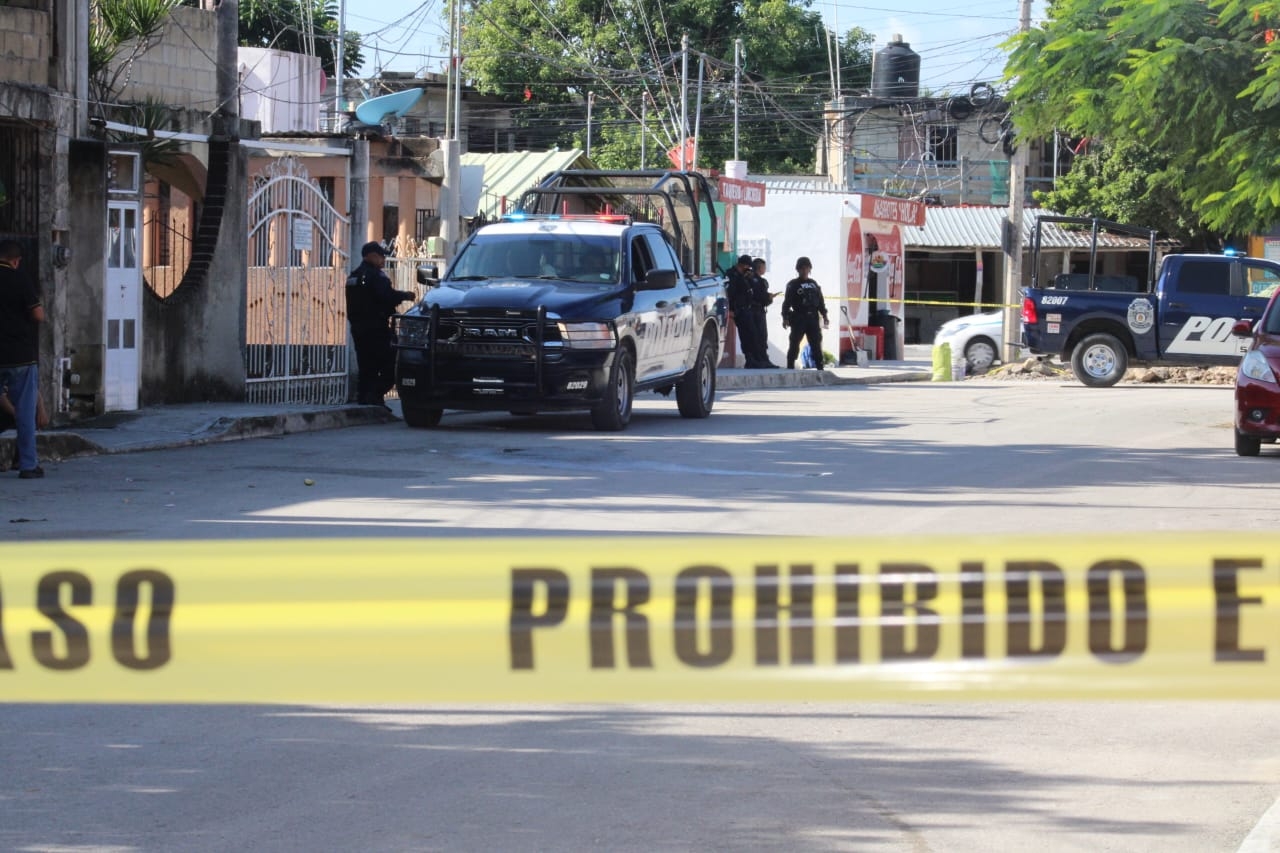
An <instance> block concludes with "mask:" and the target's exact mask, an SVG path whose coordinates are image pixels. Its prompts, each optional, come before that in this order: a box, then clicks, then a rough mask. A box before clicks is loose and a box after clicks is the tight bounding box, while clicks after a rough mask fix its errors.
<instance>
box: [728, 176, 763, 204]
mask: <svg viewBox="0 0 1280 853" xmlns="http://www.w3.org/2000/svg"><path fill="white" fill-rule="evenodd" d="M719 181H720V200H721V201H723V202H724V203H725V204H742V205H746V206H747V207H764V184H758V183H756V182H755V181H739V180H736V179H734V178H720V179H719Z"/></svg>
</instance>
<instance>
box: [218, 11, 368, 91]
mask: <svg viewBox="0 0 1280 853" xmlns="http://www.w3.org/2000/svg"><path fill="white" fill-rule="evenodd" d="M239 12H240V44H241V45H242V46H244V47H270V48H274V49H276V50H285V51H289V52H290V53H305V54H308V55H311V56H317V57H319V58H320V66H321V67H322V68H323V69H324V73H326V74H328V75H329V76H330V77H332V76H334V71H335V67H334V52H333V46H334V45H335V44H337V42H338V4H337V3H336V2H334V0H240V6H239ZM344 36H345V39H344V41H345V43H346V46H345V50H344V51H343V54H342V76H343V77H354V76H356V74H357V72H359V70H360V68H361V66H363V65H364V55H363V54H362V53H361V51H360V34H359V33H355V32H352V31H350V30H348V31H347V32H345V33H344Z"/></svg>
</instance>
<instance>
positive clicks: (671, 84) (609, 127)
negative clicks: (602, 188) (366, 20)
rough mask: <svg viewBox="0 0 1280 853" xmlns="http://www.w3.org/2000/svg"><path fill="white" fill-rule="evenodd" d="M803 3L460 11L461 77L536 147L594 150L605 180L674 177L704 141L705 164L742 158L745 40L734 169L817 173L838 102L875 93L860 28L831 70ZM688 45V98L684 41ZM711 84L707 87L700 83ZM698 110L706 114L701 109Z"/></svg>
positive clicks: (527, 3) (701, 157)
mask: <svg viewBox="0 0 1280 853" xmlns="http://www.w3.org/2000/svg"><path fill="white" fill-rule="evenodd" d="M807 6H808V3H807V0H804V2H800V1H799V0H740V2H728V0H669V1H668V2H664V0H633V2H631V3H627V4H625V5H620V4H617V3H614V2H611V0H557V2H553V3H534V2H531V0H487V2H485V3H477V4H474V5H472V6H471V7H470V8H469V9H468V10H467V11H465V12H464V36H463V51H462V52H463V56H464V72H465V74H466V75H467V77H468V79H469V80H470V81H471V82H472V84H473V85H475V86H476V87H477V88H478V89H480V90H481V91H483V92H485V93H489V94H496V95H499V96H500V97H503V98H505V99H506V100H508V101H510V102H511V103H513V104H517V105H520V108H519V109H517V111H516V116H517V121H518V123H519V124H520V126H521V127H522V128H523V131H522V143H523V144H525V145H527V146H528V147H549V146H551V145H561V146H564V147H568V146H577V147H585V141H586V102H587V99H588V97H589V95H591V94H594V100H593V106H592V126H591V133H592V144H591V155H592V159H593V160H595V161H596V162H597V163H598V164H600V165H601V166H604V167H608V168H636V167H638V166H640V165H641V163H640V151H641V142H642V139H641V137H642V119H643V126H644V130H646V131H647V133H645V134H644V144H645V148H646V149H647V152H646V158H645V159H646V160H647V161H648V162H647V163H646V164H645V165H648V166H654V165H665V164H666V163H667V159H666V156H665V151H666V150H667V149H669V148H671V147H673V146H674V145H675V144H676V142H677V140H679V139H680V138H682V136H683V135H684V134H682V133H681V128H680V117H681V112H682V110H681V103H682V102H681V93H682V90H684V91H686V92H687V95H688V98H687V101H686V104H687V106H686V107H685V110H684V111H685V113H686V115H687V119H688V135H690V136H692V135H694V133H695V131H696V132H697V135H698V137H699V151H698V162H699V164H700V165H705V164H707V163H718V162H720V161H723V160H727V159H733V155H734V105H735V104H734V101H735V99H734V90H735V77H736V76H737V75H736V73H735V68H734V53H735V49H734V41H735V39H739V38H740V39H742V55H743V59H742V61H741V68H742V74H741V76H740V78H739V81H740V82H739V84H738V91H739V93H740V97H739V98H738V99H737V108H738V146H737V150H738V159H742V160H748V161H749V162H750V163H751V166H752V170H753V171H757V172H769V171H782V170H786V171H811V170H812V166H813V156H814V150H815V145H816V143H817V141H818V139H819V138H821V136H822V131H823V119H822V105H823V101H824V100H829V99H830V98H831V95H832V80H831V77H832V69H833V63H835V62H838V63H839V66H840V68H841V73H842V75H843V80H842V82H843V84H844V87H845V88H850V87H859V86H860V87H864V88H865V87H866V86H867V85H868V84H869V82H870V47H869V45H870V43H871V36H870V35H869V34H867V33H866V32H864V31H863V30H860V29H854V30H851V31H849V32H848V33H847V34H845V35H844V37H843V38H841V39H839V45H838V48H837V50H838V53H839V58H838V59H833V58H830V53H829V51H828V40H829V37H828V33H827V30H826V29H825V28H824V27H823V25H822V22H821V17H820V16H819V15H818V14H817V13H816V12H812V11H810V10H809V9H808V8H807ZM685 33H687V34H688V36H689V48H690V52H689V57H688V61H687V69H688V70H687V87H685V86H683V85H682V82H683V81H684V80H685V79H686V75H685V72H684V68H685V64H684V61H683V59H682V52H681V36H682V35H683V34H685ZM700 73H701V75H702V86H701V88H700V89H699V86H698V78H699V74H700ZM699 97H700V98H701V108H700V110H699V104H698V99H699Z"/></svg>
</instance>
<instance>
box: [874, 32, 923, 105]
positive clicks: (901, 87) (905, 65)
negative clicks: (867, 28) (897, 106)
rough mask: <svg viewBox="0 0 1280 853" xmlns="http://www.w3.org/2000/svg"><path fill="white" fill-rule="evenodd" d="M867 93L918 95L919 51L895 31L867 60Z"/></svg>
mask: <svg viewBox="0 0 1280 853" xmlns="http://www.w3.org/2000/svg"><path fill="white" fill-rule="evenodd" d="M871 94H872V95H873V96H874V97H877V98H915V97H918V96H919V95H920V54H918V53H916V52H915V51H914V50H912V49H911V45H909V44H907V43H906V42H905V41H903V40H902V36H900V35H897V34H895V35H894V37H893V39H892V40H890V42H889V43H888V44H887V45H885V46H884V47H882V48H881V49H880V50H878V51H876V55H875V57H874V59H873V61H872V63H871Z"/></svg>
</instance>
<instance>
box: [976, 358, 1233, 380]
mask: <svg viewBox="0 0 1280 853" xmlns="http://www.w3.org/2000/svg"><path fill="white" fill-rule="evenodd" d="M966 378H969V379H976V378H978V377H976V376H974V377H966ZM981 378H983V379H1001V380H1007V381H1018V380H1033V381H1035V380H1039V381H1045V380H1050V381H1052V380H1059V381H1061V380H1066V381H1075V378H1076V377H1075V374H1074V373H1073V372H1072V371H1071V366H1070V365H1067V364H1062V363H1060V362H1056V361H1050V360H1048V359H1043V360H1042V359H1039V358H1028V359H1027V360H1025V361H1018V362H1014V363H1013V364H1003V365H1001V366H999V367H996V368H993V369H991V370H989V371H987V372H986V373H984V374H981ZM1121 382H1134V383H1145V384H1156V385H1159V384H1165V385H1234V384H1235V383H1236V369H1235V368H1234V367H1163V366H1157V367H1134V368H1130V369H1129V370H1128V371H1127V372H1126V373H1125V375H1124V379H1122V380H1121Z"/></svg>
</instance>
